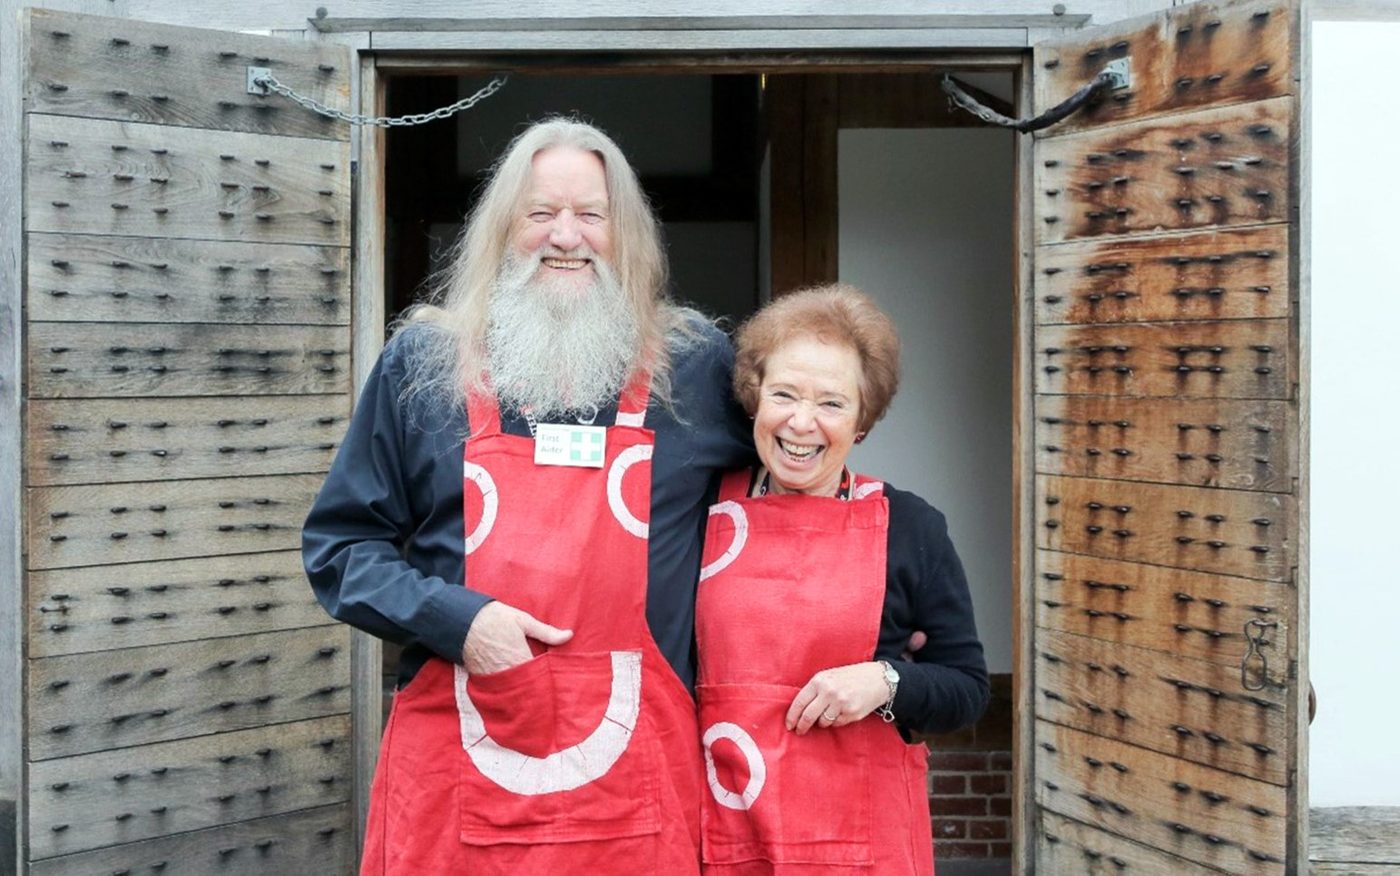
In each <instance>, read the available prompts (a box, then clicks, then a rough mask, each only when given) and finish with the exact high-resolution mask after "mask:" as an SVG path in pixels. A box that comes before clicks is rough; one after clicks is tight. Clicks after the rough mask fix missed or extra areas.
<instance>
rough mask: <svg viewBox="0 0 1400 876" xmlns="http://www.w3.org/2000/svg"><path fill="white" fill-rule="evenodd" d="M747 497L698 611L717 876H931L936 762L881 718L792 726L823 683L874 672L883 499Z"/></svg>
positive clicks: (716, 517)
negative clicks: (833, 674)
mask: <svg viewBox="0 0 1400 876" xmlns="http://www.w3.org/2000/svg"><path fill="white" fill-rule="evenodd" d="M748 484H749V473H748V472H733V473H731V474H729V475H727V476H726V477H725V480H724V484H723V487H722V489H721V491H720V501H719V502H718V503H717V504H715V505H714V506H712V507H711V508H710V519H709V527H708V530H707V532H706V535H705V552H704V565H703V566H702V568H701V571H700V587H699V595H698V598H697V602H696V618H695V630H696V639H697V643H698V646H699V657H700V667H699V669H700V674H699V685H698V687H697V694H698V697H699V700H700V728H701V733H702V744H703V746H704V752H705V768H706V779H707V781H708V784H709V793H708V794H705V795H704V808H703V810H702V814H701V815H702V817H701V822H702V831H701V846H702V850H703V856H704V862H705V866H704V869H705V872H707V873H725V874H730V873H743V874H765V873H826V872H831V873H878V874H880V876H886V874H920V876H925V874H932V873H933V836H932V830H931V825H930V822H929V811H928V792H927V788H926V773H927V768H928V751H927V749H926V748H925V747H924V746H923V745H910V744H907V743H905V742H904V740H903V738H901V736H900V735H899V732H898V731H897V730H896V729H895V727H894V725H893V724H888V723H886V722H885V721H883V720H881V719H880V717H879V716H878V715H874V714H872V715H870V716H868V717H866V718H864V719H863V720H860V721H857V722H855V723H854V724H848V725H846V726H843V727H830V728H828V727H821V726H813V728H812V729H811V730H810V731H808V732H807V734H806V735H804V736H798V735H797V734H796V733H794V732H792V731H789V730H788V729H786V727H785V725H784V717H785V715H786V714H787V710H788V707H789V706H790V705H791V704H792V701H793V699H794V698H795V697H796V696H797V693H798V691H799V690H800V689H801V688H802V687H803V686H804V685H806V684H807V682H808V681H809V680H810V679H811V677H812V676H813V675H814V674H816V673H817V672H819V671H821V670H823V669H829V668H831V667H834V666H843V665H847V664H851V663H862V662H865V661H868V660H871V659H872V658H873V655H874V653H875V648H876V645H877V644H878V642H879V632H880V616H881V613H882V611H883V608H884V603H885V551H886V538H887V532H888V528H889V502H888V501H887V500H886V499H885V497H884V495H883V492H882V491H883V484H881V483H880V482H878V481H872V480H869V479H866V478H863V477H857V478H856V480H855V483H854V484H853V485H852V495H851V500H850V501H843V500H841V499H837V498H834V497H833V498H827V497H820V496H807V495H791V494H786V495H772V494H770V495H767V496H762V497H755V498H748V497H747V496H746V493H747V490H748Z"/></svg>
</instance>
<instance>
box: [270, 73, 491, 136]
mask: <svg viewBox="0 0 1400 876" xmlns="http://www.w3.org/2000/svg"><path fill="white" fill-rule="evenodd" d="M508 78H509V77H508V76H497V77H496V78H495V79H492V80H491V81H490V82H488V83H486V85H484V86H482V87H481V88H480V89H478V90H477V92H476V93H475V94H472V95H470V96H469V97H464V98H462V99H461V100H459V101H457V102H456V103H454V104H449V105H448V106H444V107H438V108H437V109H435V110H433V111H431V112H426V113H417V114H414V115H407V116H393V117H389V116H363V115H360V114H358V113H347V112H342V111H340V110H338V109H334V108H332V107H328V106H326V105H325V104H323V103H321V102H320V101H317V100H315V99H314V98H310V97H307V96H306V95H304V94H298V93H297V92H296V91H294V90H293V89H291V88H289V87H287V86H286V85H283V84H282V83H281V82H279V81H277V77H276V76H273V75H272V71H271V70H268V69H267V68H265V67H249V68H248V92H249V93H250V94H268V93H269V92H276V93H277V94H280V95H282V96H283V97H285V98H287V99H288V100H291V101H293V102H295V103H298V104H300V105H301V106H304V107H306V108H307V109H309V110H311V111H312V112H314V113H320V114H321V115H323V116H329V117H330V118H333V119H340V120H341V121H342V122H349V123H350V124H352V125H374V126H376V127H380V128H404V127H408V126H410V125H422V124H425V123H427V122H431V121H434V120H436V119H445V118H448V117H449V116H453V115H456V114H457V113H460V112H462V111H463V110H468V109H471V108H472V107H473V106H476V105H477V104H478V103H480V102H481V101H483V100H485V99H486V98H488V97H490V96H491V95H493V94H495V93H496V92H497V91H500V90H501V87H502V86H503V85H505V84H506V80H507V79H508Z"/></svg>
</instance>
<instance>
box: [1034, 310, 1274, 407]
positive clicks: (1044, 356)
mask: <svg viewBox="0 0 1400 876" xmlns="http://www.w3.org/2000/svg"><path fill="white" fill-rule="evenodd" d="M1289 351H1290V345H1289V325H1288V321H1287V320H1282V319H1258V320H1255V319H1250V320H1234V321H1228V322H1176V323H1172V322H1163V323H1140V324H1134V325H1088V326H1059V325H1057V326H1041V327H1039V328H1038V329H1037V331H1036V351H1035V388H1036V392H1039V393H1047V394H1072V395H1082V394H1089V395H1118V396H1146V397H1151V396H1157V397H1172V398H1278V399H1283V398H1288V397H1289V396H1290V394H1291V393H1292V390H1293V381H1294V380H1295V379H1296V375H1295V373H1294V368H1293V366H1292V362H1291V360H1290V356H1289Z"/></svg>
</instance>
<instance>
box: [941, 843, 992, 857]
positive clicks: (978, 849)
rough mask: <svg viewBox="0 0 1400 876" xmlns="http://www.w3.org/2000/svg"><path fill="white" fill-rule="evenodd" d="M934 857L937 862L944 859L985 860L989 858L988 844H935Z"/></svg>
mask: <svg viewBox="0 0 1400 876" xmlns="http://www.w3.org/2000/svg"><path fill="white" fill-rule="evenodd" d="M933 857H934V859H935V860H942V859H944V858H985V857H987V844H986V843H960V842H950V843H935V844H934V847H933Z"/></svg>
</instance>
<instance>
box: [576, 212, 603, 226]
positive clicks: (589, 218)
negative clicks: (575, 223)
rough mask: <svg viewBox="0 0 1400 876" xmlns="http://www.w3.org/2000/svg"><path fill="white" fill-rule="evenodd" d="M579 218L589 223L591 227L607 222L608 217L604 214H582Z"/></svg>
mask: <svg viewBox="0 0 1400 876" xmlns="http://www.w3.org/2000/svg"><path fill="white" fill-rule="evenodd" d="M579 218H580V219H582V220H583V221H584V222H587V223H588V224H589V225H597V224H598V223H600V222H603V221H606V219H607V217H606V216H604V215H603V214H602V213H580V214H579Z"/></svg>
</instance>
